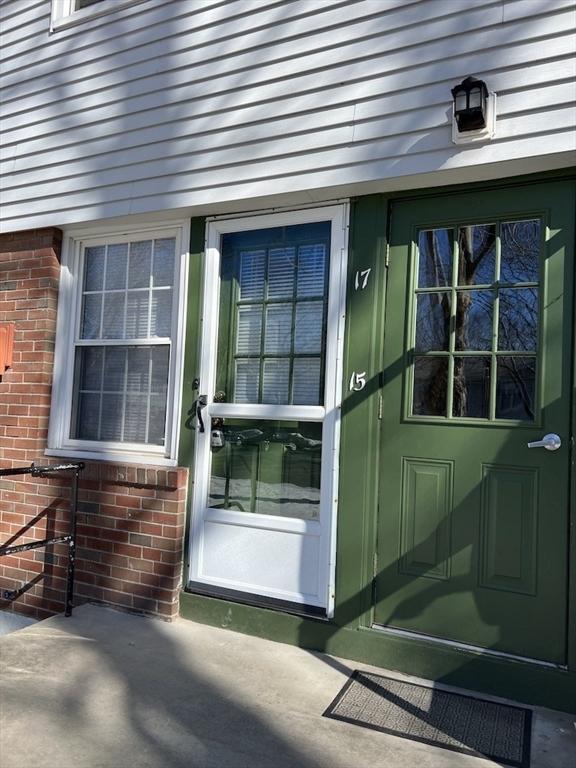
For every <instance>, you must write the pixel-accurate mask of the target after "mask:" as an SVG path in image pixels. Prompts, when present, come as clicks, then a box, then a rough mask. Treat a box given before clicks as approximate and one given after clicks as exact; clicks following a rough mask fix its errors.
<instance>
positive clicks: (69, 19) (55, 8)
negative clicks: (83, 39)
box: [50, 0, 145, 32]
mask: <svg viewBox="0 0 576 768" xmlns="http://www.w3.org/2000/svg"><path fill="white" fill-rule="evenodd" d="M76 2H77V0H52V12H51V15H50V31H51V32H54V31H56V30H58V29H61V28H62V27H69V26H73V25H74V24H81V23H82V22H85V21H88V20H89V19H94V18H97V17H98V16H105V15H107V14H109V13H114V12H115V11H121V10H122V9H124V8H126V7H127V6H130V5H136V4H138V3H142V2H145V0H100V2H98V3H94V5H87V6H86V8H76Z"/></svg>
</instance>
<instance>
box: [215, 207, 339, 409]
mask: <svg viewBox="0 0 576 768" xmlns="http://www.w3.org/2000/svg"><path fill="white" fill-rule="evenodd" d="M329 243H330V223H329V222H317V223H314V224H299V225H296V226H288V227H275V228H272V229H261V230H254V231H246V232H238V233H231V234H227V235H225V236H224V237H223V238H222V265H221V272H220V274H221V281H222V282H221V291H220V320H219V322H220V329H221V330H220V336H219V350H218V368H217V382H218V384H217V388H218V389H219V390H221V391H222V392H228V393H233V402H236V403H277V404H279V405H304V404H306V405H308V404H312V403H313V404H315V405H319V404H321V402H322V384H321V379H322V374H323V368H324V338H325V333H326V328H325V325H326V311H327V295H328V286H327V276H328V268H329V263H328V259H329ZM227 329H230V332H227ZM262 335H264V338H263V339H262ZM234 337H235V339H236V342H235V347H234V348H233V350H231V349H230V338H234ZM233 343H234V342H233ZM249 358H253V359H249ZM307 361H310V364H309V366H308V369H306V366H307V365H308V363H307ZM231 375H233V376H234V382H233V383H232V382H231V381H229V379H230V377H231Z"/></svg>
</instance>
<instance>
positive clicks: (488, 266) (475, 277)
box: [458, 224, 496, 285]
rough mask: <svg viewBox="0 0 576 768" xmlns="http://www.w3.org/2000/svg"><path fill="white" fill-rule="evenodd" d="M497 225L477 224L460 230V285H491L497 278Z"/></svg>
mask: <svg viewBox="0 0 576 768" xmlns="http://www.w3.org/2000/svg"><path fill="white" fill-rule="evenodd" d="M495 272H496V227H495V225H494V224H476V225H475V226H471V227H460V229H459V230H458V285H491V284H492V283H493V282H494V280H495V279H496V274H495Z"/></svg>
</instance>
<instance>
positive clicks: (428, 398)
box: [412, 357, 448, 416]
mask: <svg viewBox="0 0 576 768" xmlns="http://www.w3.org/2000/svg"><path fill="white" fill-rule="evenodd" d="M447 381H448V358H447V357H416V358H415V359H414V395H413V399H412V413H413V414H414V415H415V416H446V396H447V388H446V386H447Z"/></svg>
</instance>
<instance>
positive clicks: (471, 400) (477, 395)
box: [452, 357, 490, 419]
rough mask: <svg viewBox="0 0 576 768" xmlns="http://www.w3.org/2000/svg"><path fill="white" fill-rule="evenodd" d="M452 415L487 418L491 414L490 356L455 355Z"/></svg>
mask: <svg viewBox="0 0 576 768" xmlns="http://www.w3.org/2000/svg"><path fill="white" fill-rule="evenodd" d="M452 415H453V416H456V417H459V418H468V419H470V418H474V419H487V418H488V417H489V415H490V358H489V357H455V358H454V379H453V394H452Z"/></svg>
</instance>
